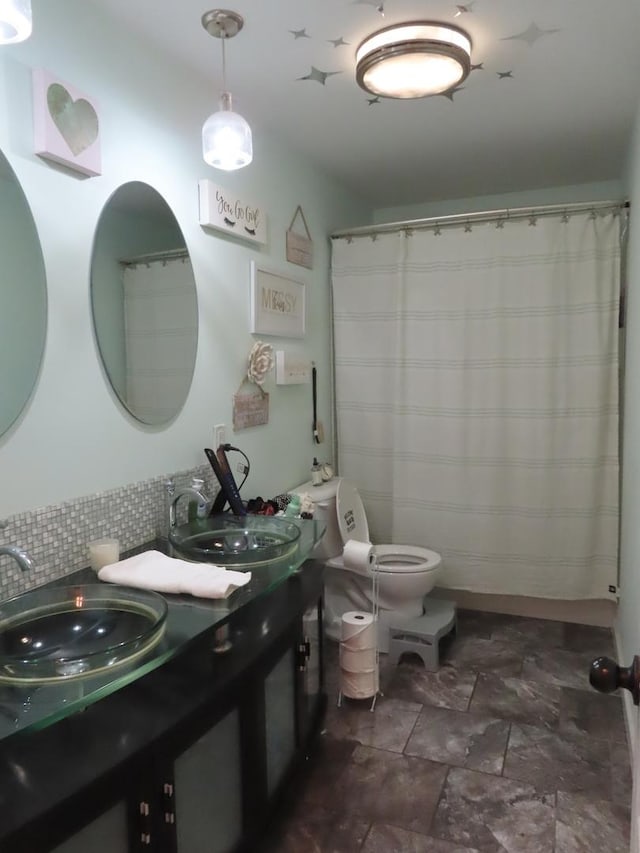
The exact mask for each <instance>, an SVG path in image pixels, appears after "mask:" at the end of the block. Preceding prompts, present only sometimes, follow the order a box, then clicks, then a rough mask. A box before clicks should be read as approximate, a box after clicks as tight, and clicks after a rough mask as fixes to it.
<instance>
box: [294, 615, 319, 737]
mask: <svg viewBox="0 0 640 853" xmlns="http://www.w3.org/2000/svg"><path fill="white" fill-rule="evenodd" d="M298 669H299V671H300V672H299V674H300V701H299V706H298V707H299V735H300V742H301V745H302V744H303V743H304V741H305V740H306V738H307V737H308V735H309V732H310V730H311V727H312V726H313V725H314V723H315V722H316V721H317V717H318V714H319V713H320V710H321V705H322V701H323V697H324V653H323V627H322V601H321V600H320V601H318V602H317V603H316V604H314V605H313V606H312V607H310V608H309V609H308V610H306V611H305V612H304V614H303V616H302V641H301V643H300V646H299V655H298Z"/></svg>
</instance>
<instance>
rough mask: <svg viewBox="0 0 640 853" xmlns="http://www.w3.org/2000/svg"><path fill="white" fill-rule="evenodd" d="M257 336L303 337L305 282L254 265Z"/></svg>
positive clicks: (253, 310) (253, 306) (253, 311)
mask: <svg viewBox="0 0 640 853" xmlns="http://www.w3.org/2000/svg"><path fill="white" fill-rule="evenodd" d="M250 331H251V333H252V334H254V335H278V336H280V337H283V338H303V337H304V335H305V331H306V325H305V287H304V284H302V282H299V281H294V280H293V279H292V278H285V276H283V275H280V274H279V273H276V272H272V271H269V270H265V269H262V268H261V267H259V266H258V265H257V264H256V262H255V261H252V262H251V326H250Z"/></svg>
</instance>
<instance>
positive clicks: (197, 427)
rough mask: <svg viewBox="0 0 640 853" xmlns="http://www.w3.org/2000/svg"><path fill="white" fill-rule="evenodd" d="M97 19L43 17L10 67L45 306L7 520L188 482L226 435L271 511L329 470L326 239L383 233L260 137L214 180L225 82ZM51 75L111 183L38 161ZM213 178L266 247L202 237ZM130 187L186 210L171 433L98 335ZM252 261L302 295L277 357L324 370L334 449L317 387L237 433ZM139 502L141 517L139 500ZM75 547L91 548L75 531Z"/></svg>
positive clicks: (6, 487) (55, 7) (3, 86)
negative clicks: (92, 286) (318, 436)
mask: <svg viewBox="0 0 640 853" xmlns="http://www.w3.org/2000/svg"><path fill="white" fill-rule="evenodd" d="M101 14H102V13H101V12H100V10H99V8H98V6H94V5H91V6H90V8H87V7H86V5H85V4H84V3H82V2H81V0H56V2H55V3H50V2H41V3H37V4H35V3H34V34H33V36H32V38H31V39H30V40H29V41H27V42H25V43H23V44H21V45H12V46H6V47H3V48H2V51H1V52H0V148H1V149H2V151H3V152H4V153H5V155H6V157H7V159H8V160H9V162H10V164H11V166H12V167H13V169H14V171H15V172H16V174H17V176H18V179H19V180H20V182H21V184H22V187H23V189H24V191H25V194H26V196H27V199H28V201H29V203H30V205H31V208H32V212H33V215H34V218H35V222H36V225H37V227H38V231H39V234H40V239H41V243H42V248H43V253H44V258H45V263H46V268H47V276H48V299H49V316H48V330H47V342H46V350H45V356H44V361H43V365H42V369H41V372H40V377H39V380H38V384H37V387H36V389H35V392H34V394H33V395H32V397H31V400H30V402H29V404H28V405H27V407H26V409H25V411H24V412H23V414H22V415H21V417H20V418H19V420H18V421H17V423H16V424H15V425H14V426H13V427H12V429H11V430H10V431H9V433H7V434H5V435H4V436H2V437H0V484H1V487H0V519H3V518H6V517H8V516H12V515H15V514H16V513H24V512H27V511H30V510H34V509H36V508H38V507H47V506H52V505H59V504H61V503H62V502H65V501H74V500H76V499H84V497H86V496H90V495H94V494H96V493H98V492H99V493H103V492H107V493H109V494H111V492H110V490H116V491H114V492H113V495H116V494H117V490H118V489H120V488H121V487H122V486H123V485H125V484H128V483H141V482H145V481H147V480H153V478H158V477H163V476H164V475H165V474H169V473H172V472H175V471H188V470H190V469H192V468H194V467H196V466H199V465H201V463H202V462H203V459H204V457H203V453H202V448H203V447H205V446H206V445H211V444H212V443H213V425H214V424H217V423H224V424H226V425H227V440H229V441H231V442H232V443H234V444H237V445H238V446H239V447H241V448H242V449H243V450H244V451H245V452H246V453H247V455H248V456H249V458H250V460H251V475H250V478H249V481H248V483H247V486H246V490H245V492H243V493H244V494H246V496H247V497H249V496H251V495H257V494H262V495H263V496H264V497H267V496H269V495H272V494H276V493H277V492H279V491H282V490H284V489H286V488H288V487H291V486H293V485H295V484H297V483H298V482H300V481H302V480H303V479H305V478H306V476H307V474H308V469H309V467H310V465H311V462H312V457H313V455H314V454H318V453H319V455H320V456H321V457H322V458H325V459H330V458H331V417H330V402H331V401H330V393H329V376H330V360H329V348H330V328H329V274H328V267H329V250H330V247H329V241H328V234H329V233H330V232H331V231H332V230H333V229H335V228H340V227H346V226H347V225H351V224H352V223H354V222H355V223H358V224H362V223H366V222H368V221H370V219H371V211H370V210H369V209H368V207H367V206H366V205H365V204H364V203H363V202H362V201H361V200H359V199H358V198H355V197H353V196H350V195H348V194H347V193H346V192H344V190H343V189H342V188H341V187H340V186H339V185H338V184H337V183H335V182H333V181H331V180H330V179H327V177H326V176H325V175H323V174H322V173H320V172H319V171H317V170H315V169H314V168H313V167H312V166H311V165H310V164H309V163H308V162H306V161H305V159H304V158H302V157H301V156H299V155H298V154H297V153H296V152H295V151H291V150H288V149H287V147H286V144H285V143H283V142H282V141H281V140H276V139H274V138H273V137H271V136H270V135H269V134H268V133H267V132H266V131H264V130H263V129H261V128H260V127H259V126H257V125H255V124H254V126H253V131H254V162H253V163H252V164H251V165H250V166H249V167H247V168H246V169H244V170H241V171H239V172H235V173H222V172H217V171H215V170H213V169H211V168H210V167H208V166H206V165H205V163H204V162H203V161H202V158H201V142H200V130H201V126H202V123H203V121H204V119H205V118H206V117H207V116H208V115H209V114H210V113H211V112H213V111H214V109H216V108H217V103H216V96H215V85H214V82H213V81H203V80H201V79H198V78H195V77H193V76H192V75H191V73H190V72H189V71H187V70H186V69H183V68H181V67H178V66H175V65H172V64H170V63H168V62H167V61H166V60H165V59H164V58H163V57H161V56H159V55H158V53H157V51H154V50H153V49H150V48H149V47H147V46H145V45H143V44H141V43H139V42H138V41H136V40H135V39H134V38H132V37H131V36H129V35H128V34H127V33H126V32H123V31H122V30H120V29H119V28H116V27H115V26H113V25H112V24H111V23H110V22H109V20H108V19H104V20H103V19H102V18H101ZM176 38H179V34H176ZM38 66H40V67H43V68H46V69H47V70H49V71H50V72H52V73H54V74H55V75H57V76H58V77H60V78H61V79H62V80H63V81H66V82H68V83H69V84H71V85H73V86H75V87H77V88H79V89H80V90H81V91H83V92H85V93H87V94H88V95H90V96H91V97H92V98H94V99H95V100H96V101H97V103H98V108H99V117H100V129H101V140H102V175H101V176H99V177H94V178H86V177H82V176H79V175H78V174H76V173H73V172H70V171H69V170H68V169H65V168H64V167H59V166H56V165H52V164H50V163H48V162H46V161H43V160H41V159H40V158H38V157H37V156H35V155H34V154H33V141H32V140H33V120H32V95H31V69H32V68H33V67H38ZM247 118H248V119H249V120H251V116H250V115H249V116H247ZM201 178H210V179H211V180H212V181H214V182H217V183H219V184H221V185H222V186H224V187H226V188H228V190H229V191H230V192H231V193H234V194H237V195H239V196H242V197H244V198H247V199H254V200H255V201H257V202H259V203H260V204H262V205H263V207H264V208H265V209H266V210H267V212H268V217H269V224H268V235H269V239H268V245H267V246H266V247H259V246H257V245H253V244H248V243H245V242H242V241H238V240H237V239H234V238H232V237H227V236H222V235H220V234H216V233H215V232H211V231H206V230H204V229H202V228H201V227H200V225H199V224H198V195H197V184H198V180H199V179H201ZM131 180H139V181H144V182H146V183H148V184H150V185H151V186H153V187H154V188H156V189H157V190H158V191H159V192H160V193H161V194H162V195H163V197H164V198H165V199H166V201H167V202H168V203H169V205H170V207H171V208H172V209H173V211H174V213H175V215H176V217H177V219H178V222H179V224H180V227H181V229H182V231H183V233H184V236H185V239H186V243H187V246H188V248H189V250H190V253H191V257H192V263H193V268H194V273H195V277H196V282H197V288H198V302H199V316H200V334H199V342H198V354H197V363H196V368H195V374H194V379H193V384H192V387H191V392H190V395H189V398H188V400H187V403H186V405H185V407H184V409H183V411H182V412H181V413H180V414H179V415H178V416H177V417H176V419H175V420H174V421H173V422H172V423H171V424H170V425H169V426H167V427H166V428H161V429H156V428H150V427H145V426H142V425H140V424H139V423H137V422H136V421H135V420H134V419H133V418H132V417H131V416H130V415H128V414H127V413H126V412H125V411H124V410H123V409H122V407H121V406H120V405H119V403H118V402H117V400H116V398H115V395H114V393H113V391H112V390H111V387H110V385H109V382H108V381H107V379H106V376H105V374H104V371H103V369H102V367H101V364H100V359H99V356H98V351H97V347H96V343H95V338H94V334H93V330H92V322H91V305H90V294H89V274H90V259H91V251H92V242H93V235H94V231H95V227H96V224H97V221H98V218H99V216H100V213H101V210H102V207H103V205H104V204H105V202H106V201H107V199H108V198H109V197H110V195H111V194H112V193H113V191H114V190H115V189H116V188H117V187H118V186H119V185H120V184H122V183H124V182H126V181H131ZM298 204H300V205H302V208H303V210H304V213H305V217H306V220H307V222H308V225H309V228H310V230H311V235H312V238H313V241H314V253H315V254H314V268H313V270H306V269H304V268H302V267H297V266H294V265H292V264H289V263H287V261H286V260H285V231H286V228H287V227H288V225H289V222H290V221H291V218H292V216H293V213H294V211H295V209H296V206H297V205H298ZM251 260H257V261H260V262H261V263H262V264H263V265H265V266H266V267H267V268H269V269H273V270H276V271H279V272H282V273H283V274H285V275H288V276H289V277H293V278H297V279H299V280H300V281H302V282H303V283H304V284H305V287H306V295H307V308H308V314H307V328H308V331H307V335H306V337H305V339H304V340H303V341H294V340H293V339H289V340H286V339H277V338H272V339H269V341H270V342H271V343H272V344H273V345H274V347H275V348H276V349H278V348H284V349H288V350H295V351H298V352H303V353H304V354H305V355H306V356H307V357H308V358H310V359H313V360H314V361H315V362H316V364H317V366H318V372H319V379H320V381H319V413H320V417H321V418H322V420H323V422H324V426H325V431H326V435H327V441H326V443H325V444H324V445H323V446H321V447H320V448H317V447H314V445H313V443H312V440H311V439H312V436H311V388H310V386H309V385H301V386H290V387H282V386H276V385H275V378H273V377H272V378H271V379H269V380H268V383H267V385H266V386H265V390H266V391H268V392H269V394H270V419H269V424H268V425H266V426H262V427H255V428H252V429H249V430H245V431H242V432H239V433H237V434H234V432H233V430H232V426H231V424H232V397H233V394H234V393H235V391H236V390H237V388H238V386H239V385H240V382H241V380H242V378H243V375H244V371H245V369H246V359H247V354H248V352H249V350H250V348H251V346H252V344H253V342H254V340H255V337H253V336H251V335H250V333H249V295H250V294H249V283H250V262H251ZM114 499H116V498H114ZM149 499H151V495H149ZM139 500H140V502H141V503H144V501H145V497H144V495H143V494H142V495H139ZM132 511H135V510H134V509H132ZM113 532H114V533H115V532H117V531H113ZM73 536H74V537H75V538H82V536H83V533H82V532H81V531H78V530H74V533H73ZM0 541H11V540H10V539H9V538H8V531H5V532H4V533H2V532H0ZM3 560H4V563H3V565H7V566H9V565H10V564H9V563H7V562H6V558H3Z"/></svg>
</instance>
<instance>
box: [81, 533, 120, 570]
mask: <svg viewBox="0 0 640 853" xmlns="http://www.w3.org/2000/svg"><path fill="white" fill-rule="evenodd" d="M88 548H89V564H90V566H91V568H92V569H93V570H94V572H97V571H99V570H100V569H101V568H102V567H103V566H110V565H111V564H112V563H117V562H118V560H119V559H120V543H119V542H118V540H117V539H94V540H93V542H89V545H88Z"/></svg>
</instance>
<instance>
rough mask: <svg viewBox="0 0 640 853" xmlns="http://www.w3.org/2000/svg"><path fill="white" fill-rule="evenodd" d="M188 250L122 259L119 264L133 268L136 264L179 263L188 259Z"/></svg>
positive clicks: (174, 250)
mask: <svg viewBox="0 0 640 853" xmlns="http://www.w3.org/2000/svg"><path fill="white" fill-rule="evenodd" d="M188 257H189V252H188V251H187V250H186V249H168V250H167V251H165V252H148V253H147V254H146V255H136V256H135V257H133V258H121V259H120V260H119V261H118V263H119V264H122V266H123V267H133V266H135V265H136V264H153V263H156V262H157V261H179V260H180V259H181V258H188Z"/></svg>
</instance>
